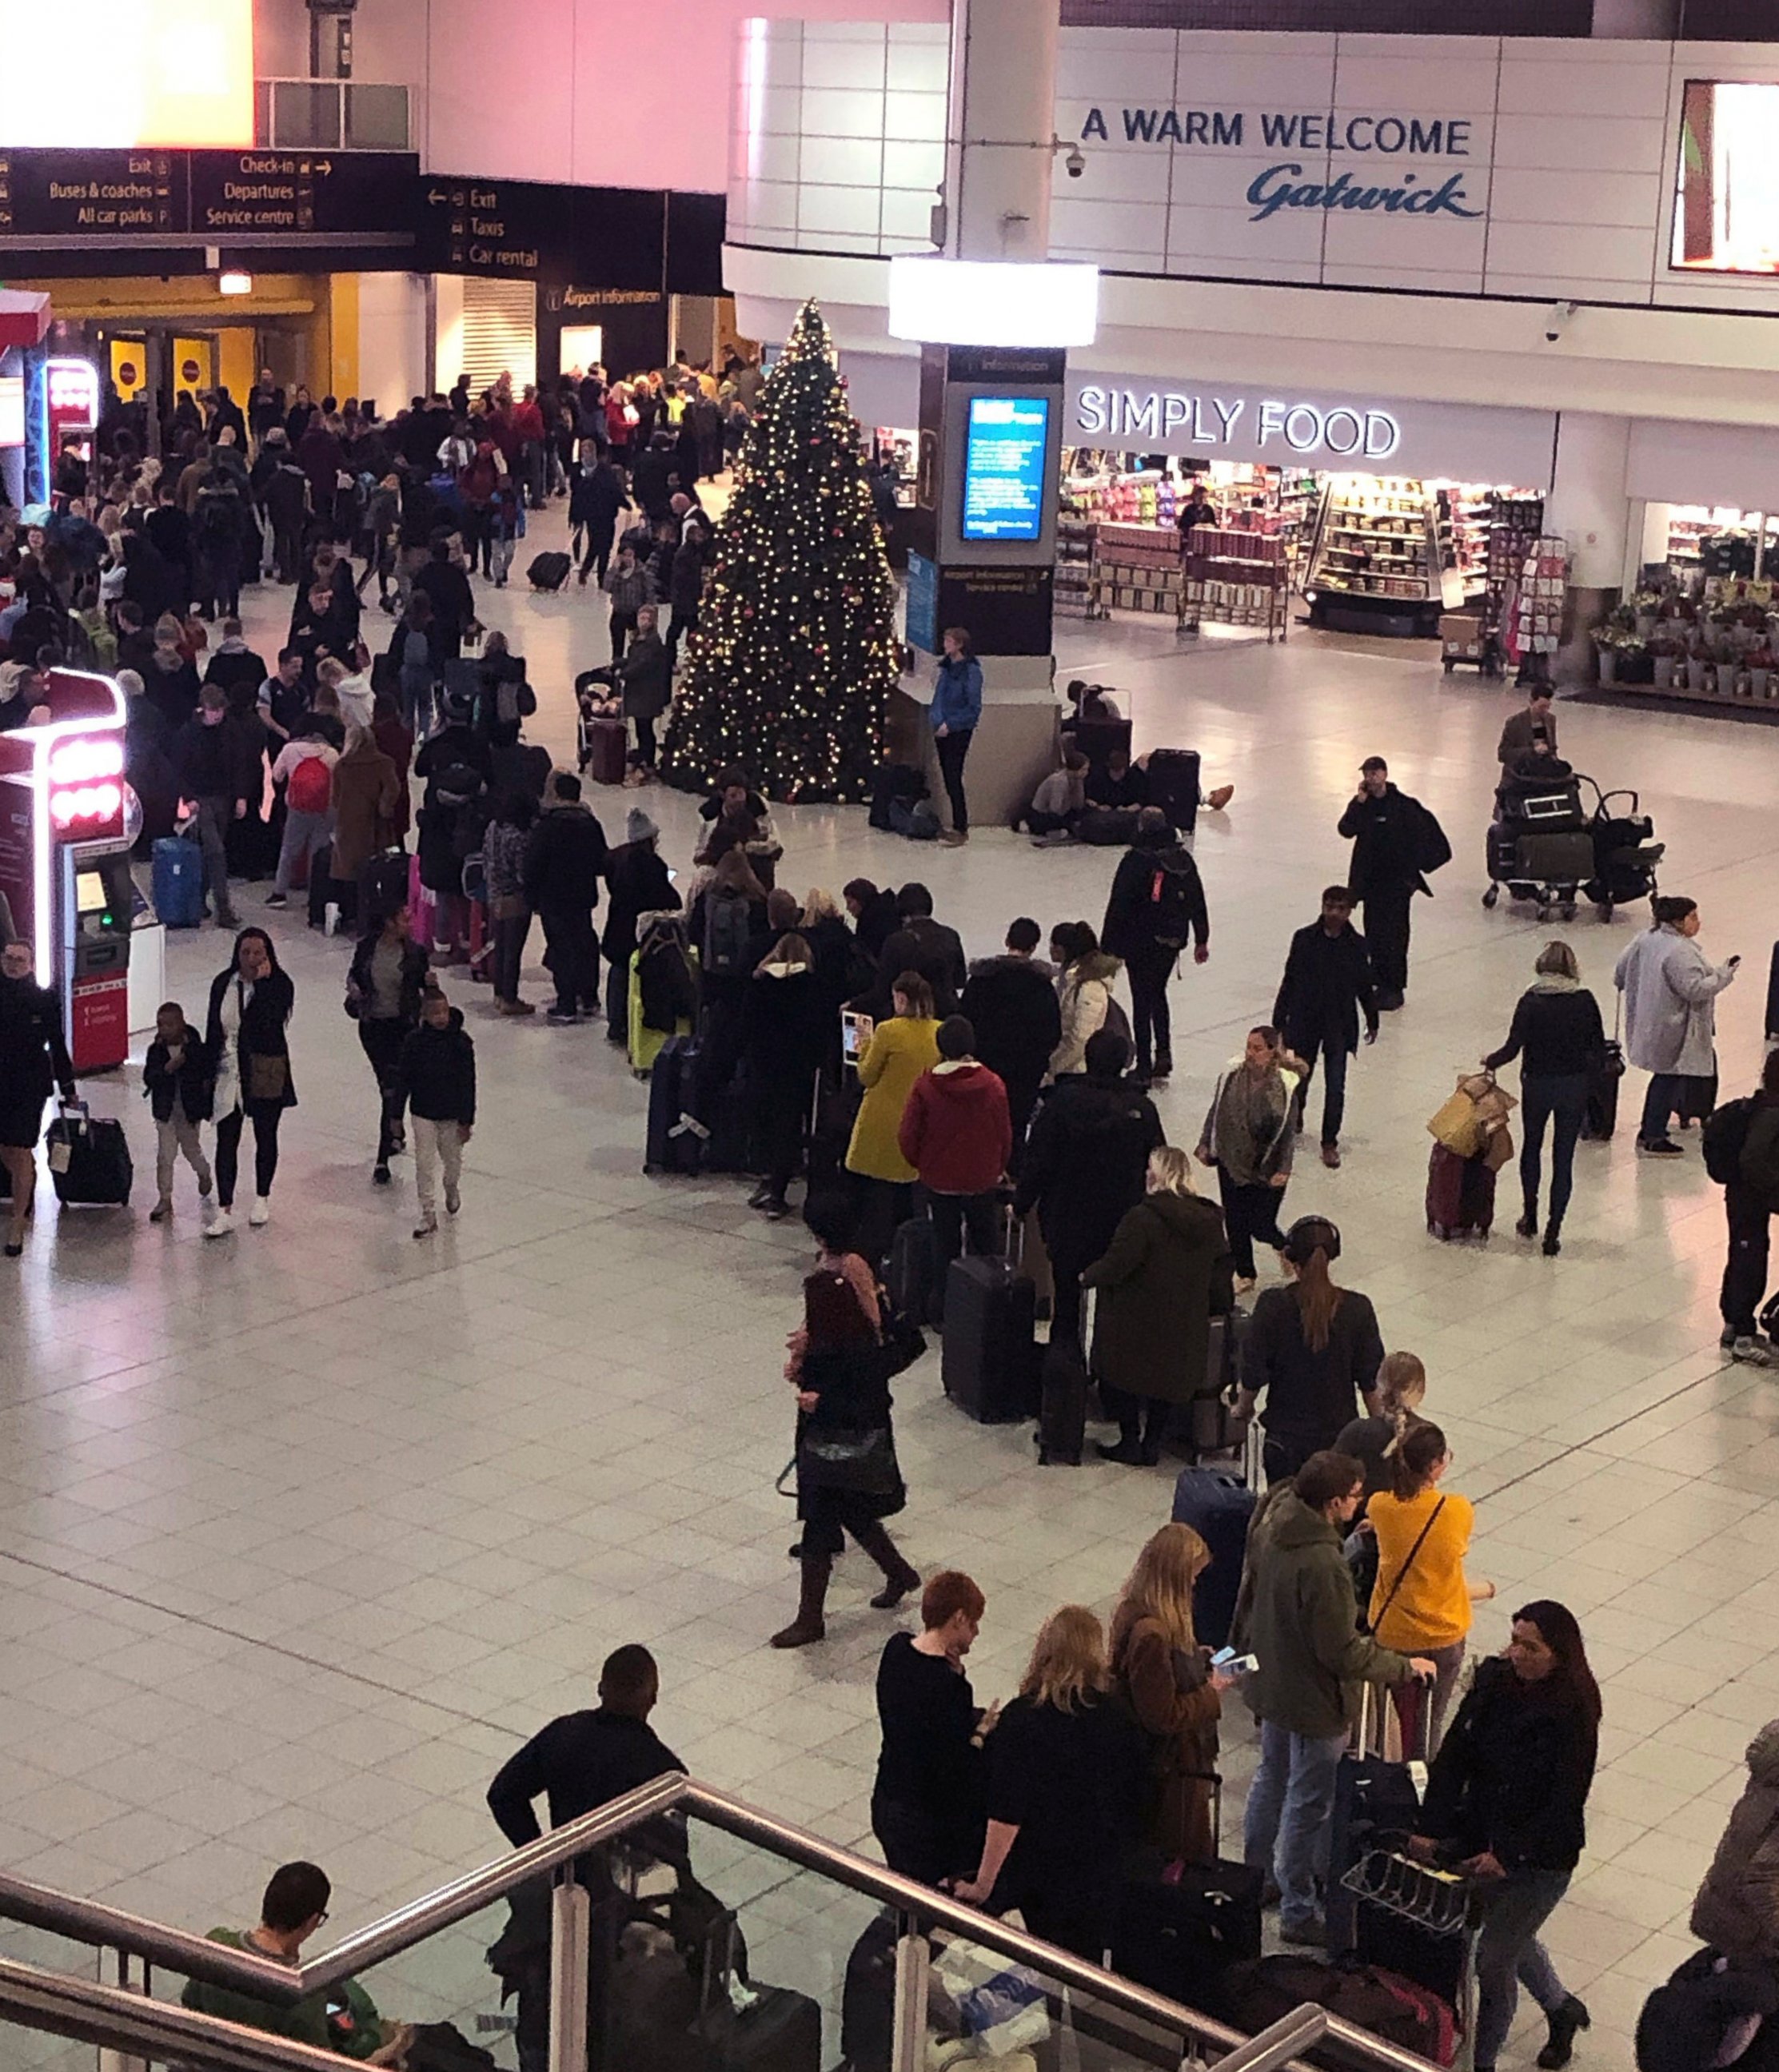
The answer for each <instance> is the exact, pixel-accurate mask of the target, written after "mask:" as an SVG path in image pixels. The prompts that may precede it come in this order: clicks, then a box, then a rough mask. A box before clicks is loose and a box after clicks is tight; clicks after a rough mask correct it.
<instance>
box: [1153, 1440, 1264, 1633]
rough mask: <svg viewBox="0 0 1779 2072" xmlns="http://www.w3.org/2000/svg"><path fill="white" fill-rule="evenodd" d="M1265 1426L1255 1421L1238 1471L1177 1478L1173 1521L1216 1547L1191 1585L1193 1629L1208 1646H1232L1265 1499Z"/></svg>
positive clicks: (1189, 1471)
mask: <svg viewBox="0 0 1779 2072" xmlns="http://www.w3.org/2000/svg"><path fill="white" fill-rule="evenodd" d="M1259 1461H1260V1428H1259V1426H1258V1424H1254V1422H1253V1421H1252V1420H1250V1423H1249V1425H1248V1430H1247V1437H1246V1447H1245V1453H1244V1459H1243V1463H1242V1470H1241V1471H1240V1472H1239V1473H1238V1472H1237V1471H1236V1470H1233V1469H1229V1468H1197V1467H1193V1468H1182V1469H1181V1470H1180V1474H1179V1475H1178V1476H1177V1477H1176V1479H1175V1482H1174V1504H1173V1520H1174V1523H1176V1525H1189V1526H1191V1527H1192V1530H1193V1531H1195V1532H1196V1534H1197V1535H1198V1536H1199V1538H1200V1540H1203V1541H1204V1542H1205V1545H1206V1546H1207V1547H1208V1548H1210V1550H1211V1559H1210V1563H1209V1566H1208V1567H1206V1568H1203V1569H1201V1570H1200V1572H1199V1577H1198V1580H1197V1581H1196V1583H1194V1584H1193V1585H1192V1630H1193V1631H1194V1632H1195V1633H1196V1634H1197V1635H1198V1638H1199V1642H1200V1645H1201V1646H1206V1647H1225V1646H1228V1645H1229V1629H1230V1628H1231V1626H1233V1625H1234V1623H1235V1601H1236V1597H1237V1594H1238V1593H1239V1592H1240V1590H1241V1588H1242V1563H1243V1562H1244V1560H1246V1556H1247V1552H1248V1527H1249V1526H1250V1524H1251V1523H1253V1520H1254V1511H1255V1510H1256V1508H1257V1507H1258V1504H1259V1502H1260V1494H1259V1490H1260V1467H1259Z"/></svg>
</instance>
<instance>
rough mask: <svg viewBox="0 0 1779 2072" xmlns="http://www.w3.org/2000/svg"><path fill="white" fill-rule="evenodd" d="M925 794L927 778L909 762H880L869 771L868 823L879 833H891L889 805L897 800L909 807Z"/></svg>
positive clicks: (892, 830)
mask: <svg viewBox="0 0 1779 2072" xmlns="http://www.w3.org/2000/svg"><path fill="white" fill-rule="evenodd" d="M925 796H927V780H926V779H925V777H924V776H923V775H921V773H920V771H918V770H917V769H916V768H915V767H914V765H913V764H912V763H879V765H878V767H877V768H876V769H875V770H874V771H872V772H871V812H870V813H869V815H868V816H867V819H868V820H869V823H870V824H871V826H872V827H874V828H879V829H880V830H881V831H882V832H883V833H885V834H889V833H893V832H894V829H893V828H892V824H891V820H890V808H891V807H892V805H893V804H895V802H896V800H898V799H900V800H902V801H903V803H904V804H906V805H910V806H912V804H913V803H914V802H915V800H916V799H924V798H925Z"/></svg>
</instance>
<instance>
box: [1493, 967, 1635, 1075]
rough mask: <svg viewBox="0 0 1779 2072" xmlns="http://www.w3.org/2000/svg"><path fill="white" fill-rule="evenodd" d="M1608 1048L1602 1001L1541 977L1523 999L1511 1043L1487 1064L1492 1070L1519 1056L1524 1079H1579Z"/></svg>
mask: <svg viewBox="0 0 1779 2072" xmlns="http://www.w3.org/2000/svg"><path fill="white" fill-rule="evenodd" d="M1605 1048H1606V1030H1605V1028H1604V1025H1603V1024H1602V1023H1601V1021H1600V1002H1599V1001H1597V1000H1596V999H1595V997H1594V996H1593V995H1592V993H1590V992H1589V991H1588V989H1587V988H1586V987H1585V986H1581V985H1574V984H1571V983H1568V982H1563V983H1559V982H1557V981H1555V980H1550V979H1548V978H1541V979H1540V980H1538V982H1537V984H1536V985H1530V986H1528V987H1527V988H1526V991H1525V992H1524V993H1522V994H1521V995H1520V997H1519V1000H1518V1004H1517V1005H1516V1006H1515V1007H1514V1009H1513V1025H1512V1026H1511V1027H1510V1028H1509V1030H1508V1032H1507V1041H1506V1042H1505V1043H1503V1044H1502V1046H1501V1048H1500V1049H1499V1050H1491V1051H1490V1052H1489V1055H1488V1056H1487V1057H1486V1058H1485V1059H1484V1060H1483V1063H1485V1065H1487V1066H1488V1067H1489V1070H1490V1071H1492V1072H1494V1071H1500V1070H1501V1067H1502V1066H1503V1065H1505V1064H1506V1063H1508V1062H1509V1059H1513V1058H1518V1059H1520V1077H1521V1078H1522V1079H1579V1077H1580V1076H1581V1075H1582V1074H1583V1073H1584V1072H1591V1071H1592V1070H1593V1069H1594V1067H1596V1065H1597V1064H1598V1063H1600V1058H1601V1055H1602V1054H1603V1053H1604V1050H1605Z"/></svg>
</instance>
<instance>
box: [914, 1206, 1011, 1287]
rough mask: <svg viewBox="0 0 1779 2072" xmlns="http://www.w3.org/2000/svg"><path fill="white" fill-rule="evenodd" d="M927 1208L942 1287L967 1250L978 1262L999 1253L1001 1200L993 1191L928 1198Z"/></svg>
mask: <svg viewBox="0 0 1779 2072" xmlns="http://www.w3.org/2000/svg"><path fill="white" fill-rule="evenodd" d="M927 1207H928V1211H929V1214H930V1215H931V1216H932V1218H933V1239H934V1241H935V1243H936V1244H937V1248H938V1252H939V1280H940V1285H941V1286H943V1285H944V1283H945V1276H946V1275H947V1274H948V1273H949V1272H950V1270H951V1262H952V1261H953V1260H954V1259H957V1258H959V1257H961V1256H962V1254H963V1252H965V1250H966V1248H967V1249H968V1250H970V1252H974V1253H975V1254H976V1256H978V1258H986V1257H987V1256H989V1254H990V1253H991V1252H999V1250H1000V1248H1001V1219H1000V1214H999V1196H998V1195H997V1194H995V1190H993V1189H992V1188H990V1190H988V1192H987V1193H986V1194H929V1195H928V1196H927Z"/></svg>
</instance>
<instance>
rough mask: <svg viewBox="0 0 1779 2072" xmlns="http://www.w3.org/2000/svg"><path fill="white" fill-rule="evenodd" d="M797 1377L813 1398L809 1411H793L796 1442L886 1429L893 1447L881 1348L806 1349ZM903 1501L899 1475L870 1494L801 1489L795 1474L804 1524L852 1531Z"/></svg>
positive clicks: (905, 1498)
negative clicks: (812, 1435)
mask: <svg viewBox="0 0 1779 2072" xmlns="http://www.w3.org/2000/svg"><path fill="white" fill-rule="evenodd" d="M797 1379H798V1386H799V1387H801V1388H802V1389H805V1390H807V1391H808V1392H809V1393H810V1394H812V1395H813V1396H814V1397H815V1399H816V1404H815V1408H814V1409H813V1410H805V1411H801V1412H799V1413H798V1416H797V1439H798V1441H799V1442H801V1440H802V1439H803V1438H804V1437H805V1435H806V1434H807V1433H811V1432H823V1431H827V1432H834V1431H840V1432H870V1431H887V1432H888V1433H890V1434H891V1443H892V1445H894V1441H895V1429H896V1428H895V1425H894V1424H893V1422H892V1411H893V1405H892V1400H891V1397H890V1391H889V1359H888V1355H887V1351H886V1349H885V1348H884V1347H883V1346H879V1345H872V1344H863V1345H850V1346H834V1347H833V1348H831V1349H830V1350H826V1351H811V1352H806V1353H805V1355H803V1367H802V1371H801V1374H800V1375H799V1376H798V1378H797ZM798 1451H799V1453H801V1444H800V1445H799V1447H798ZM907 1502H908V1492H907V1490H906V1489H905V1488H904V1486H903V1483H902V1478H901V1476H900V1473H898V1474H897V1476H896V1481H895V1484H894V1486H893V1487H892V1488H890V1489H888V1490H882V1491H879V1492H877V1493H875V1494H871V1495H864V1494H860V1493H859V1492H858V1491H856V1490H833V1489H805V1487H804V1486H803V1481H802V1477H801V1474H799V1475H798V1478H797V1517H798V1518H799V1519H800V1520H801V1521H802V1523H805V1524H806V1525H815V1526H818V1527H827V1528H830V1529H831V1528H833V1527H847V1528H849V1529H851V1530H854V1531H856V1529H857V1527H859V1524H861V1523H865V1524H868V1523H870V1521H871V1519H879V1518H893V1517H894V1516H895V1515H896V1513H897V1512H898V1511H900V1510H901V1509H902V1508H903V1507H904V1505H905V1504H906V1503H907Z"/></svg>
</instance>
